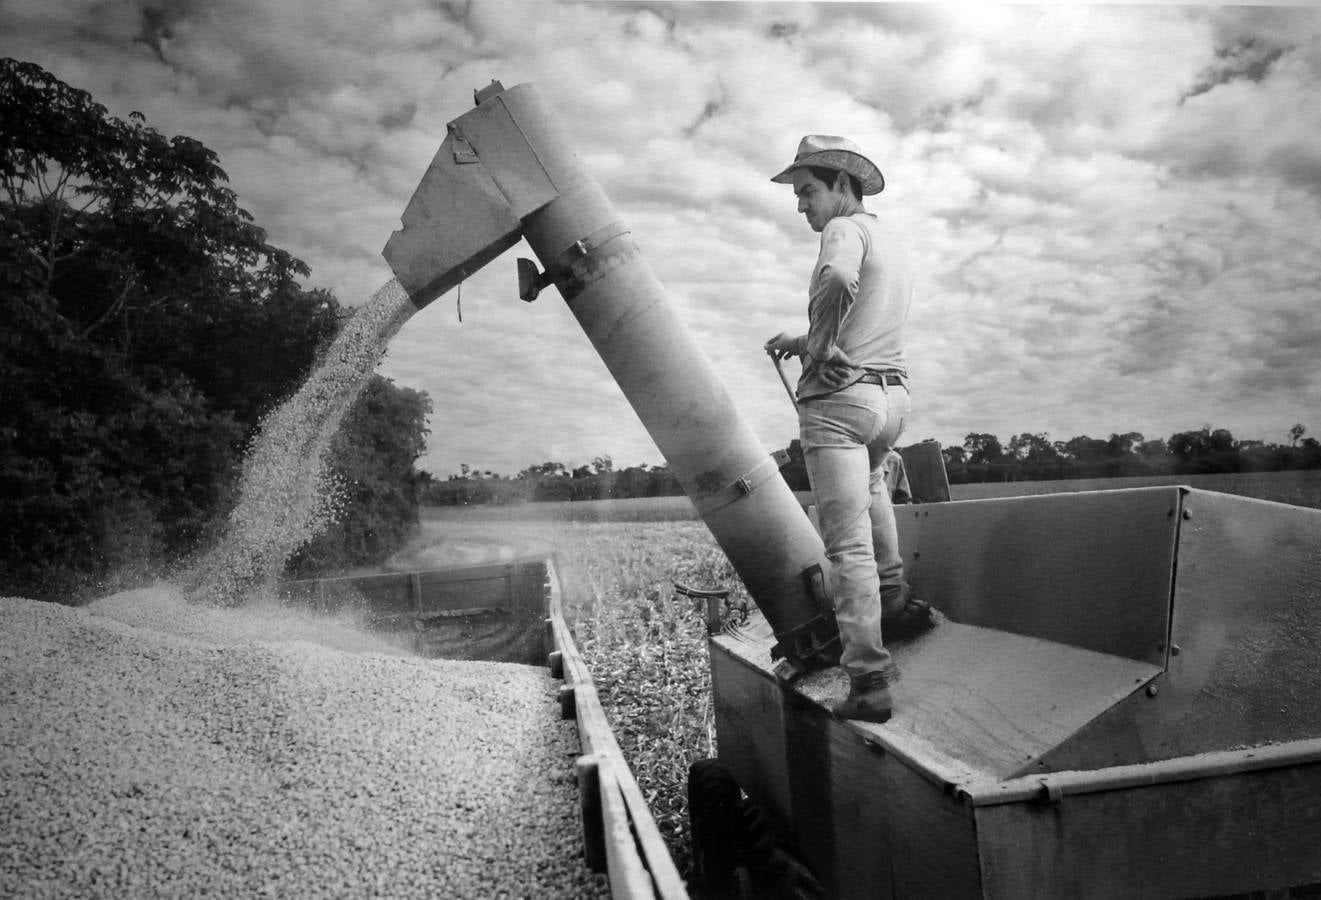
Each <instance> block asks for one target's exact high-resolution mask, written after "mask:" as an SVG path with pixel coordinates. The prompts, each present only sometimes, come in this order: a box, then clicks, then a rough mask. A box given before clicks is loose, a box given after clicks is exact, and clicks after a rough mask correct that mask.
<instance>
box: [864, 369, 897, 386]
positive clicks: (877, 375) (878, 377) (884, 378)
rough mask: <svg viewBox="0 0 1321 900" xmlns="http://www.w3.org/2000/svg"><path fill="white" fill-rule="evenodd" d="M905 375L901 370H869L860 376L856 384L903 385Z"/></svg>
mask: <svg viewBox="0 0 1321 900" xmlns="http://www.w3.org/2000/svg"><path fill="white" fill-rule="evenodd" d="M904 381H905V376H904V375H903V374H901V373H899V372H868V373H866V374H865V375H863V376H862V377H861V378H859V379H858V380H857V381H856V382H854V383H855V384H879V385H880V386H881V387H885V386H886V385H895V386H897V387H903V386H904Z"/></svg>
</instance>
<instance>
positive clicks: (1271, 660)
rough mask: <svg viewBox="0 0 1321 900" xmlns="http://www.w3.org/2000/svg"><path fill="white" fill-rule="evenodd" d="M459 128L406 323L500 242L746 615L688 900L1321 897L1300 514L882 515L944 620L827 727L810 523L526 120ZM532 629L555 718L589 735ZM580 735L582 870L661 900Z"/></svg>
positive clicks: (519, 90) (984, 507) (1153, 499)
mask: <svg viewBox="0 0 1321 900" xmlns="http://www.w3.org/2000/svg"><path fill="white" fill-rule="evenodd" d="M474 102H475V108H474V109H473V110H470V111H469V112H468V113H466V114H464V115H462V116H460V117H458V118H457V119H455V120H454V121H452V122H451V123H449V126H448V129H447V135H446V137H445V139H444V141H443V142H442V144H441V147H440V149H439V151H438V152H437V154H436V156H435V158H434V159H433V161H432V163H431V165H430V167H428V169H427V171H426V173H425V174H424V176H423V178H422V181H421V183H420V185H419V187H418V189H417V191H416V192H415V193H414V195H413V197H412V199H411V200H410V202H409V203H408V206H407V208H406V209H405V211H404V213H403V215H402V216H401V221H402V224H403V228H402V230H400V231H397V232H395V234H394V235H393V236H392V237H391V238H390V240H389V242H388V243H387V244H386V247H385V250H384V255H385V257H386V259H387V261H388V262H389V263H390V267H391V269H392V270H393V271H394V273H395V275H396V278H397V279H398V281H399V283H400V285H401V286H402V287H403V289H404V290H405V291H406V292H407V293H408V296H409V297H410V298H411V299H412V300H413V302H414V303H415V304H416V305H417V306H419V307H420V306H423V305H425V304H426V303H429V302H431V301H432V300H434V299H435V298H436V297H438V296H440V295H441V294H442V293H444V292H445V291H447V290H449V289H451V288H453V287H454V286H455V285H457V284H458V283H460V282H461V281H462V280H463V279H464V278H465V277H467V275H468V274H470V273H471V272H472V271H474V270H476V269H477V268H478V267H480V266H482V265H485V264H486V263H488V262H490V261H491V260H493V259H495V258H496V257H497V256H499V255H500V254H501V253H502V252H503V251H504V250H506V249H508V248H509V247H512V246H513V245H514V244H515V243H517V242H518V240H519V239H520V238H525V239H526V240H527V242H528V245H529V246H530V247H531V248H532V250H533V252H534V253H535V255H536V256H537V258H538V260H539V261H540V265H541V267H543V268H538V264H537V263H534V262H532V261H529V260H520V261H519V267H518V272H519V288H520V291H519V293H520V296H521V297H522V298H523V299H524V300H527V301H531V300H534V299H535V298H536V297H537V296H538V294H539V293H540V292H541V291H542V290H543V289H544V288H545V287H547V286H550V285H554V286H555V287H556V288H557V290H558V291H559V293H560V294H561V296H562V297H563V298H564V300H565V301H566V303H567V304H568V306H569V309H570V310H571V311H572V313H573V315H574V316H575V318H576V319H577V320H578V322H579V323H580V324H581V326H582V328H583V330H584V333H585V335H586V336H587V338H588V339H589V340H590V341H591V343H592V345H593V346H594V347H595V348H596V350H597V351H598V353H599V354H600V356H601V358H602V360H603V362H604V363H605V365H606V367H607V368H608V370H609V371H610V373H611V375H612V377H614V378H615V380H616V381H617V382H618V384H619V386H620V388H621V390H622V391H623V393H624V395H625V397H626V398H627V399H628V400H629V402H630V404H631V405H632V406H633V408H634V410H635V411H636V412H637V413H638V415H639V418H640V419H641V420H642V423H643V424H644V426H646V428H647V430H648V432H649V433H650V434H651V436H652V437H653V438H654V440H655V442H656V445H657V447H658V449H659V450H660V451H661V453H662V454H663V455H664V456H665V458H666V461H667V462H668V464H669V465H670V468H671V471H673V472H674V474H675V475H676V477H677V478H678V479H679V481H680V483H681V484H682V486H683V488H684V490H685V492H686V493H687V494H688V497H689V499H690V500H691V501H692V503H693V506H694V509H695V510H696V512H697V514H698V515H699V516H700V517H701V519H702V520H703V522H705V523H706V525H707V526H708V528H709V529H710V531H711V533H712V536H713V537H714V538H715V540H716V542H717V543H718V544H719V545H720V547H721V549H722V550H723V551H724V553H725V555H726V556H727V557H728V558H729V560H730V562H731V564H732V565H733V567H734V570H735V572H736V573H737V574H738V576H739V578H740V579H741V580H742V581H743V583H744V584H745V585H746V587H747V588H748V591H749V593H750V594H751V596H752V598H753V600H754V601H755V602H756V605H757V608H758V615H756V616H754V617H753V619H752V620H750V621H749V622H748V623H745V624H744V625H742V626H740V627H738V628H736V629H733V630H731V631H728V632H722V633H716V634H713V635H712V636H711V639H710V658H711V671H712V678H713V683H714V693H715V697H714V703H715V708H716V721H717V739H718V746H719V758H718V759H717V760H714V761H703V764H700V765H698V766H696V767H695V768H694V773H693V775H694V777H693V780H692V782H691V783H690V800H691V803H690V807H691V810H692V813H693V821H692V825H693V832H694V836H695V839H696V840H697V843H698V847H697V849H698V857H699V862H700V865H699V871H698V872H697V876H698V877H697V880H696V884H695V888H696V889H698V890H700V891H701V892H702V893H703V894H704V895H710V896H717V895H720V894H722V893H730V894H734V895H740V894H741V895H743V896H758V897H760V896H809V895H818V896H827V897H839V898H852V897H879V898H890V897H895V898H900V897H942V898H944V897H996V898H1002V897H1003V898H1017V897H1116V896H1122V897H1214V896H1235V895H1249V894H1253V893H1260V892H1265V891H1270V892H1276V893H1275V894H1272V896H1276V895H1278V892H1280V891H1286V892H1292V893H1293V894H1294V895H1297V896H1302V895H1306V894H1314V893H1321V850H1318V848H1321V802H1318V800H1317V799H1316V798H1317V797H1318V796H1319V795H1321V791H1318V788H1321V666H1318V665H1317V664H1316V660H1317V659H1318V658H1321V655H1319V654H1318V652H1317V651H1318V650H1319V649H1321V647H1319V646H1318V645H1319V644H1321V598H1319V597H1318V590H1319V586H1321V556H1319V553H1321V550H1319V549H1318V548H1321V511H1317V510H1310V509H1302V508H1299V507H1293V506H1288V505H1284V504H1277V503H1267V502H1264V501H1255V500H1247V499H1244V498H1241V497H1235V496H1231V495H1226V494H1219V493H1215V492H1208V491H1199V490H1194V489H1191V488H1185V487H1161V488H1147V489H1132V490H1118V491H1093V492H1081V493H1069V494H1055V495H1039V496H1033V497H1019V498H1007V499H1001V500H980V501H947V500H945V499H944V498H926V499H933V500H938V501H939V502H924V503H917V504H913V505H911V506H905V507H901V508H899V509H898V510H897V515H898V520H899V526H900V533H901V541H902V550H903V553H904V558H905V566H906V572H907V577H908V579H909V581H910V583H911V584H912V586H913V587H914V589H915V590H916V592H917V595H918V596H919V597H921V598H923V599H924V600H926V601H928V602H929V603H931V604H932V605H933V606H934V607H935V608H936V609H937V610H939V611H940V612H941V613H942V614H943V616H944V618H945V621H944V623H943V624H941V625H940V626H939V627H938V628H936V629H935V630H933V631H931V632H930V633H928V634H925V635H923V636H920V637H918V638H915V639H913V640H911V641H909V642H907V643H900V644H898V645H896V646H895V647H894V648H893V651H894V655H895V659H896V661H897V663H898V665H899V667H900V669H901V671H902V673H903V677H902V680H901V681H900V682H899V683H898V684H897V685H896V686H895V688H894V690H893V693H894V695H895V699H896V709H897V711H896V714H895V716H894V718H893V719H891V720H890V722H888V723H886V724H885V725H868V724H864V723H859V722H853V721H842V720H839V719H836V718H834V717H832V716H831V714H830V713H829V711H828V708H829V703H830V702H831V701H832V700H834V699H837V698H838V697H839V696H840V695H842V693H843V692H844V690H845V680H844V678H843V676H842V674H841V672H840V670H839V669H838V667H837V665H836V663H837V661H838V656H839V635H838V630H837V628H836V627H835V622H834V614H833V607H832V604H831V602H830V597H829V592H828V582H829V578H828V575H829V561H828V559H827V558H826V556H825V551H824V547H823V545H822V543H821V540H820V537H819V535H818V534H817V533H816V531H815V529H814V527H813V524H812V520H811V516H810V514H809V513H808V511H807V510H805V509H804V507H803V505H802V504H800V502H799V499H798V498H797V497H795V496H794V494H793V493H792V492H791V491H790V490H789V488H788V486H787V485H786V483H785V481H784V479H783V478H782V477H780V475H779V471H778V465H777V463H776V460H775V459H774V458H772V457H771V456H769V455H768V454H767V453H766V451H765V448H763V447H762V446H761V445H760V443H759V442H758V441H757V439H756V437H755V435H754V434H753V432H752V430H751V429H750V428H749V427H748V426H747V424H746V423H745V422H744V421H743V420H742V418H741V416H740V415H739V412H738V409H737V406H736V404H735V403H734V402H733V401H732V399H731V398H730V397H729V395H728V394H727V393H726V392H725V390H724V388H723V387H722V386H721V384H720V380H719V378H718V376H717V374H716V373H715V371H714V369H713V368H712V366H711V365H710V363H709V361H708V360H707V359H706V358H705V356H704V355H703V353H702V351H701V350H700V348H699V346H698V344H697V343H696V342H695V341H694V339H693V337H692V335H691V334H690V333H689V332H688V330H687V328H686V326H685V325H684V323H683V322H682V321H681V320H680V319H679V318H678V317H677V316H676V314H675V313H674V311H673V309H672V308H671V307H670V305H669V304H668V302H667V300H666V297H665V295H664V291H663V289H662V288H661V286H660V283H659V280H658V279H657V278H656V277H655V275H654V273H652V271H651V270H650V268H649V267H648V266H647V264H646V262H645V260H644V258H643V257H642V254H641V252H640V251H639V249H638V246H637V244H636V243H635V242H634V241H633V240H632V238H631V237H630V236H629V235H630V232H629V230H628V228H627V227H626V226H625V225H624V224H623V223H622V222H621V221H620V219H619V217H618V215H617V213H616V212H615V211H614V209H613V208H612V207H611V205H610V203H609V200H608V199H607V198H606V197H605V195H604V192H603V191H602V190H601V189H600V187H599V186H598V185H597V184H596V183H595V182H594V181H593V180H592V179H591V177H590V174H589V173H587V172H586V170H585V168H584V166H583V164H582V163H581V161H580V160H579V159H578V158H577V157H576V155H575V154H574V153H573V151H572V149H571V148H570V142H569V140H568V135H567V134H566V133H565V131H564V129H563V128H562V127H561V126H560V125H559V124H558V123H557V121H556V119H555V117H554V115H553V114H552V113H551V111H550V110H549V108H548V106H547V105H546V104H545V102H544V101H543V100H541V98H540V97H539V96H538V94H537V92H536V91H535V89H533V88H532V87H531V86H530V85H520V86H516V87H515V88H512V89H510V90H505V88H504V87H503V86H502V85H500V84H499V83H498V82H492V84H491V85H489V86H488V87H486V88H483V89H481V90H478V91H476V92H474ZM917 499H923V498H920V497H919V498H917ZM410 597H411V599H409V600H408V602H410V603H413V604H415V606H416V608H415V609H413V614H420V612H421V610H422V607H423V606H424V605H425V600H424V598H423V597H422V594H421V593H420V592H418V593H416V594H415V595H410ZM548 618H549V619H551V620H552V624H551V625H550V626H549V634H548V636H547V644H546V650H547V653H548V659H549V661H550V665H551V666H552V669H554V670H557V671H560V672H562V673H564V674H565V678H566V691H567V693H566V694H565V695H564V696H565V697H566V698H571V699H566V700H565V710H564V711H565V713H566V714H569V713H570V712H572V714H574V715H575V716H576V717H577V719H578V721H579V722H580V723H588V724H590V723H592V722H594V721H596V720H598V717H600V713H599V705H594V703H593V699H594V689H592V688H591V687H590V673H587V672H586V670H585V667H581V659H580V658H579V657H578V656H577V654H576V651H574V650H573V649H572V642H571V638H570V637H569V635H568V633H567V630H566V629H564V628H562V627H561V626H557V625H555V624H554V622H553V620H554V616H553V615H551V616H548ZM561 625H562V623H561ZM603 721H604V719H603V717H600V721H599V722H598V723H597V726H592V728H589V731H588V732H587V734H586V735H585V737H584V754H583V758H582V759H581V760H580V765H579V775H580V784H581V785H582V786H583V797H584V800H583V808H584V816H583V822H584V837H585V841H586V842H587V846H588V847H589V848H595V849H590V850H589V854H588V855H589V858H592V859H595V860H596V863H597V864H601V863H602V861H603V860H604V864H605V865H607V866H608V868H609V871H610V873H611V884H612V886H615V890H616V891H617V894H616V896H621V897H649V896H661V897H679V896H683V891H684V890H685V886H684V885H683V883H682V880H681V879H679V878H678V876H677V873H675V872H674V866H673V863H672V862H670V863H669V864H668V865H667V864H666V858H665V857H664V854H663V848H658V847H657V844H656V841H655V840H654V822H653V823H652V824H651V825H650V826H649V825H648V824H647V822H648V820H649V815H648V814H647V812H646V809H645V804H642V803H641V802H640V794H638V793H637V792H636V784H632V782H631V777H626V776H625V774H624V773H625V772H626V770H627V767H626V766H624V765H623V764H622V760H619V759H618V755H617V751H618V747H617V745H615V744H614V742H613V738H612V737H611V736H610V735H609V729H608V727H606V728H605V729H604V732H602V731H601V730H600V727H598V726H600V723H603ZM593 729H595V730H593ZM630 784H631V785H632V786H630ZM612 847H613V848H614V850H612V849H611V848H612ZM620 860H622V861H620Z"/></svg>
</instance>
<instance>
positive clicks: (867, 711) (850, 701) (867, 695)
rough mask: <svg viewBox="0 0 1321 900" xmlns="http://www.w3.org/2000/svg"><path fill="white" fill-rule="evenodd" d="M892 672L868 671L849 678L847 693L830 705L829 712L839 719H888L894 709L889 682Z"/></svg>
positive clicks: (865, 720)
mask: <svg viewBox="0 0 1321 900" xmlns="http://www.w3.org/2000/svg"><path fill="white" fill-rule="evenodd" d="M893 680H894V677H893V673H891V672H889V671H887V670H884V669H883V670H881V671H879V672H868V673H866V674H865V675H858V676H855V677H853V678H850V679H849V695H848V696H847V697H845V698H844V699H843V700H841V701H840V702H839V703H836V704H835V705H834V706H833V707H831V710H830V711H831V712H833V713H834V714H835V715H837V716H839V717H840V718H841V719H858V720H860V721H863V722H875V723H877V724H880V723H882V722H888V721H890V713H891V712H893V711H894V701H892V700H891V699H890V683H891V682H892V681H893Z"/></svg>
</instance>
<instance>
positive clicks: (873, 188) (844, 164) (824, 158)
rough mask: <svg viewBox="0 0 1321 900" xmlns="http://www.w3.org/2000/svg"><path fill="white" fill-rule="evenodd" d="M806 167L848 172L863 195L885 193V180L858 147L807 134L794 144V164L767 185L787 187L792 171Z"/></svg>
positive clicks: (838, 140)
mask: <svg viewBox="0 0 1321 900" xmlns="http://www.w3.org/2000/svg"><path fill="white" fill-rule="evenodd" d="M806 166H825V167H826V168H829V169H840V170H842V171H844V172H848V173H849V174H850V175H854V176H856V177H857V179H858V180H859V181H861V182H862V192H863V194H866V195H871V194H879V193H880V192H881V191H883V190H885V176H884V175H882V174H881V170H880V169H879V168H877V166H876V163H874V162H872V161H871V160H870V159H868V158H867V157H865V156H863V155H862V150H861V149H859V147H858V145H857V144H855V143H853V141H851V140H849V139H848V138H842V137H836V136H835V135H832V134H809V135H808V136H807V137H805V138H803V139H802V140H801V141H799V142H798V154H797V155H796V156H794V161H793V162H792V163H790V164H789V167H788V168H786V169H785V170H784V171H783V172H781V173H780V174H779V175H776V176H775V177H774V178H772V179H771V181H774V182H776V183H777V184H791V183H792V182H793V180H794V177H793V171H794V169H801V168H804V167H806Z"/></svg>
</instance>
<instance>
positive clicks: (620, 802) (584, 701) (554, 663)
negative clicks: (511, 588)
mask: <svg viewBox="0 0 1321 900" xmlns="http://www.w3.org/2000/svg"><path fill="white" fill-rule="evenodd" d="M546 582H547V601H546V602H547V614H546V641H547V645H548V646H549V647H551V648H552V649H551V651H550V653H549V654H548V656H547V662H548V664H549V666H550V672H551V675H552V676H553V677H555V678H561V679H563V681H564V684H563V686H562V687H561V688H560V695H559V696H560V713H561V715H563V716H564V718H566V719H570V718H572V719H575V720H576V721H577V724H578V740H579V744H580V745H581V748H582V755H581V756H579V757H578V760H577V773H578V792H579V800H580V802H581V806H582V823H583V848H584V856H585V859H586V861H587V864H588V866H590V867H591V868H592V869H593V870H595V871H598V872H606V873H608V875H609V878H610V893H611V896H612V897H614V898H615V900H688V891H687V888H686V887H685V885H684V881H683V878H682V877H681V876H680V875H679V871H678V869H677V868H676V866H675V865H674V859H673V858H672V857H671V856H670V852H669V848H668V847H666V845H665V840H664V838H663V837H662V836H661V833H660V829H659V828H657V827H656V820H655V819H654V818H653V817H652V815H651V810H650V809H649V808H648V807H647V801H646V798H645V797H643V795H642V789H641V788H640V787H638V783H637V781H636V780H635V779H634V778H633V773H632V771H631V770H630V769H629V767H628V763H627V762H626V761H625V760H624V756H623V753H622V752H621V751H620V749H619V742H618V741H616V740H615V734H614V732H613V731H612V730H611V728H610V723H609V722H608V721H607V720H606V716H605V710H604V709H602V707H601V702H600V699H599V698H598V697H597V693H596V685H595V684H594V683H593V681H592V675H591V672H589V671H588V668H587V664H586V662H584V660H583V658H582V655H581V654H580V653H579V652H578V648H577V646H576V645H575V644H574V642H573V635H572V634H571V633H570V631H569V627H568V625H567V624H566V623H565V621H564V614H563V605H562V596H561V592H560V584H559V578H558V576H557V575H556V573H555V568H554V564H553V563H552V561H551V560H549V559H547V560H546Z"/></svg>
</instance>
